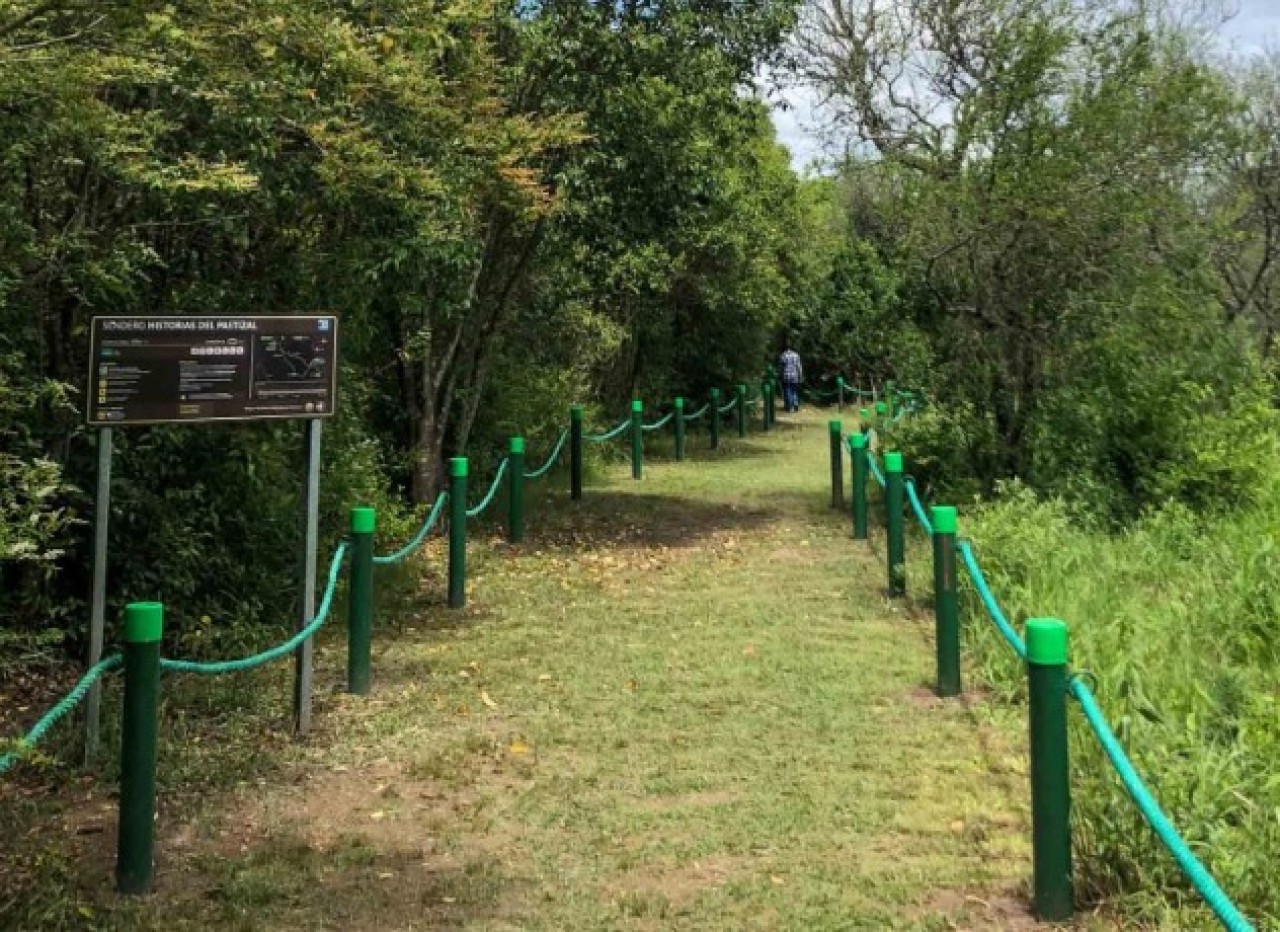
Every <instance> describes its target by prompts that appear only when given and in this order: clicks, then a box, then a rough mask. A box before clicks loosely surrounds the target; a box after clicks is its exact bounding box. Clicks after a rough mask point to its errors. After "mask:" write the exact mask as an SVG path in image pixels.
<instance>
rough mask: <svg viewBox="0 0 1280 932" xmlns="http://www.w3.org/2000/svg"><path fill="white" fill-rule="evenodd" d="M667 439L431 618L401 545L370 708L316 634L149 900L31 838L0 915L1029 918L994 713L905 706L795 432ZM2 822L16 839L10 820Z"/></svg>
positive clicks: (611, 925)
mask: <svg viewBox="0 0 1280 932" xmlns="http://www.w3.org/2000/svg"><path fill="white" fill-rule="evenodd" d="M729 433H730V432H729V431H727V430H726V435H727V434H729ZM615 443H616V444H617V447H618V450H621V449H622V446H623V444H622V443H621V442H620V441H616V442H615ZM655 446H660V444H655ZM690 446H691V449H692V450H693V456H692V458H691V460H690V461H689V462H686V463H682V464H677V463H674V462H671V461H670V460H664V459H654V460H651V461H650V462H649V463H647V464H646V472H645V478H644V480H643V481H641V482H634V481H632V480H631V479H630V477H629V473H628V470H627V469H626V467H625V465H624V464H623V462H622V461H621V460H618V461H616V462H614V463H612V464H606V465H605V467H604V468H602V469H601V470H600V471H599V472H600V475H599V476H598V477H597V478H596V479H595V480H594V481H593V482H592V483H591V484H590V485H589V487H588V489H587V492H586V497H585V500H584V501H583V502H581V503H576V504H575V503H571V502H569V501H568V499H567V495H565V494H563V493H562V492H560V491H557V489H558V488H559V487H560V486H562V485H563V478H562V477H552V479H551V480H550V483H549V484H548V485H546V486H545V487H544V486H539V487H537V491H536V492H535V493H534V494H533V495H532V496H531V502H530V507H529V516H528V522H529V536H528V540H527V541H526V543H525V544H524V545H522V546H520V547H518V548H513V547H510V546H508V545H507V544H505V543H503V542H502V541H501V539H500V535H499V534H498V528H497V527H496V526H493V527H489V528H487V529H485V528H481V529H479V531H480V533H478V534H477V535H476V536H477V540H476V542H475V543H474V545H473V547H472V550H471V561H472V574H471V578H470V589H471V601H470V605H469V607H468V609H467V610H466V611H465V612H461V613H459V612H452V613H451V612H449V611H448V610H447V609H445V608H443V606H442V605H441V604H440V599H441V595H440V590H441V588H442V581H443V580H442V576H443V559H442V554H441V551H440V545H439V543H438V542H436V543H433V545H432V546H431V547H429V548H427V550H426V552H425V553H424V554H423V555H422V557H421V558H420V559H415V561H414V562H413V563H412V564H411V565H410V567H409V568H407V569H406V570H405V571H404V572H403V574H402V579H401V581H402V582H404V581H405V579H407V580H408V582H409V584H410V585H409V588H410V594H409V595H408V596H407V597H406V598H405V599H404V600H403V601H396V600H393V599H385V600H384V604H382V605H381V606H380V615H379V626H378V635H377V641H376V644H375V656H374V676H375V688H374V694H373V695H372V696H371V697H368V698H363V699H357V698H353V697H346V696H343V695H342V694H341V671H342V664H343V652H342V650H341V643H342V642H341V632H340V631H336V632H333V633H331V634H330V635H329V637H328V639H327V641H326V643H325V645H324V646H323V647H322V650H321V651H320V670H319V683H320V689H321V691H322V695H321V697H320V698H321V701H320V711H319V714H318V717H317V733H316V735H315V736H314V737H313V738H312V739H311V740H310V741H309V742H307V743H306V744H302V745H293V746H290V747H287V748H278V749H277V752H276V753H275V755H274V763H273V764H272V765H271V766H270V767H264V768H263V769H262V770H261V771H260V772H259V773H258V775H257V777H256V778H255V777H254V776H253V775H252V773H247V772H242V773H241V774H240V776H239V779H238V782H237V783H236V784H235V785H234V786H232V787H230V788H226V789H223V790H220V791H218V792H212V793H209V794H207V795H206V796H205V797H203V798H201V799H199V800H189V801H188V803H187V804H185V805H183V806H181V807H167V808H166V809H165V810H163V811H162V816H161V820H160V823H159V828H158V831H159V842H158V857H159V865H158V867H159V874H158V888H157V892H156V894H155V895H154V896H152V897H150V898H147V899H143V900H122V899H119V898H116V897H114V896H113V895H110V894H109V892H107V891H108V889H109V884H108V876H109V866H110V857H109V855H110V851H109V844H108V843H107V842H108V840H109V838H110V837H112V833H111V832H110V831H109V832H106V833H105V834H104V835H103V837H102V839H101V840H100V841H99V842H96V843H93V844H80V845H78V846H73V847H72V848H70V849H68V848H66V847H65V846H64V847H59V846H58V845H57V843H56V842H51V847H50V850H51V851H57V854H56V860H57V865H58V871H59V874H58V877H59V878H61V879H60V882H62V883H63V884H64V892H63V893H60V894H59V895H60V896H67V897H73V898H75V901H74V907H75V908H74V910H72V909H71V908H70V906H69V905H68V904H67V903H62V904H61V905H62V907H63V908H59V909H55V908H53V907H52V906H50V907H49V909H48V910H47V911H46V912H41V911H40V910H37V909H34V908H31V909H20V908H18V907H14V908H13V911H12V912H11V913H10V915H22V917H23V924H22V927H23V928H55V927H57V928H61V927H85V928H143V929H175V928H209V927H216V928H231V929H280V930H286V929H289V930H291V929H356V930H360V929H370V930H372V929H383V930H385V929H441V928H447V929H548V930H550V929H660V928H680V929H920V930H927V929H968V928H972V929H979V928H980V929H988V928H991V929H996V928H1010V929H1014V928H1026V927H1030V926H1031V925H1032V923H1031V921H1030V919H1029V918H1028V916H1027V912H1026V905H1025V904H1026V901H1027V882H1026V878H1027V877H1028V875H1029V872H1030V853H1029V846H1028V841H1027V839H1028V836H1029V832H1028V827H1027V790H1026V786H1027V780H1026V774H1025V766H1026V765H1025V753H1024V750H1023V742H1022V739H1021V735H1022V730H1023V725H1022V719H1021V714H1020V713H1019V712H1017V711H1016V710H1007V709H1004V708H1002V707H998V706H991V705H988V704H986V703H984V701H983V700H982V698H981V697H979V698H977V699H976V700H975V699H970V700H967V701H964V702H945V703H944V702H940V701H937V700H935V699H934V698H933V697H932V694H931V692H930V690H929V688H928V684H929V682H930V680H931V667H932V657H933V653H932V645H931V637H930V631H931V623H930V621H929V618H928V615H927V613H925V612H924V611H923V610H922V609H921V608H920V606H919V605H918V604H916V603H914V602H895V601H892V600H889V599H887V598H886V596H885V595H884V577H885V572H884V567H883V561H882V558H881V554H882V547H880V546H879V544H878V542H877V541H873V542H872V544H871V545H870V546H868V545H866V544H855V543H854V542H853V541H852V540H850V534H849V526H848V520H847V517H846V516H845V514H844V513H843V512H835V511H832V510H831V509H830V508H829V507H828V504H829V503H828V496H829V479H828V472H827V436H826V425H825V421H824V420H821V419H820V418H818V417H817V416H816V415H802V416H800V417H798V418H795V419H793V420H792V422H791V423H786V424H783V425H782V429H780V430H779V431H777V432H775V433H772V434H769V435H759V434H753V435H752V436H751V437H750V438H748V439H747V440H745V441H743V440H738V439H737V438H736V437H731V436H726V438H725V440H724V442H723V448H722V449H721V450H720V451H719V452H718V453H716V454H711V453H709V452H708V451H707V450H706V449H705V448H706V438H705V435H702V434H698V435H694V436H691V438H690ZM391 543H393V542H390V541H388V542H384V543H383V544H381V545H380V547H379V549H380V550H386V549H389V547H390V544H391ZM914 546H916V547H920V546H922V544H921V542H919V541H917V542H915V543H914ZM916 578H917V577H916V574H913V579H912V581H913V584H914V583H915V582H916ZM282 675H283V674H282ZM167 714H172V713H171V712H170V713H167ZM162 727H163V725H162ZM205 759H206V760H207V759H208V758H207V756H206V758H205ZM175 791H176V790H175ZM99 802H100V800H99ZM24 826H25V829H26V830H27V831H30V832H38V831H40V830H41V826H40V825H39V815H38V811H37V813H33V814H32V815H30V817H29V818H27V819H26V821H25V823H24ZM62 827H63V829H64V830H65V829H66V828H67V825H66V824H63V825H62ZM46 828H47V829H48V830H49V831H53V829H54V826H52V825H50V826H47V827H46ZM112 831H113V830H112ZM34 890H35V888H33V891H34ZM33 895H34V896H37V897H38V896H39V894H38V891H36V892H34V893H33ZM2 899H3V898H2V897H0V900H2ZM41 916H46V917H47V918H46V919H45V920H42V919H41ZM1080 925H1081V927H1090V928H1092V927H1110V926H1109V925H1106V926H1104V924H1103V923H1102V921H1101V920H1099V919H1096V918H1085V919H1083V920H1081V922H1080Z"/></svg>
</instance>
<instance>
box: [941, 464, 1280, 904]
mask: <svg viewBox="0 0 1280 932" xmlns="http://www.w3.org/2000/svg"><path fill="white" fill-rule="evenodd" d="M1256 498H1257V504H1255V505H1254V506H1253V507H1251V508H1250V509H1248V510H1244V511H1240V512H1236V513H1233V514H1229V515H1223V516H1221V517H1218V518H1213V519H1205V518H1203V517H1198V516H1197V515H1196V514H1195V513H1194V512H1193V511H1192V510H1191V509H1190V508H1188V507H1186V506H1184V505H1180V504H1176V503H1175V504H1170V505H1168V506H1167V507H1165V508H1162V509H1160V510H1158V511H1153V512H1151V513H1149V514H1148V515H1146V516H1145V517H1143V518H1142V519H1141V520H1140V521H1138V522H1137V523H1136V524H1134V525H1133V526H1132V527H1130V528H1128V529H1127V530H1124V531H1122V532H1119V533H1109V532H1106V531H1103V530H1100V529H1097V528H1088V527H1082V526H1081V525H1080V524H1079V523H1078V522H1076V521H1074V520H1073V517H1072V514H1071V509H1070V508H1069V507H1068V506H1067V505H1066V504H1065V502H1064V501H1063V500H1061V499H1058V500H1043V499H1039V498H1037V497H1036V496H1035V495H1034V494H1033V493H1032V492H1031V491H1029V490H1028V489H1027V488H1026V487H1025V486H1020V485H1011V486H1006V487H1003V488H1002V489H1001V496H1000V499H999V501H997V502H995V503H993V504H988V505H986V506H983V507H981V508H979V509H978V510H977V511H976V512H975V513H973V514H972V515H967V516H966V520H965V528H964V529H965V530H966V531H967V532H968V533H969V534H971V535H972V537H973V539H974V541H975V547H976V549H977V552H978V554H979V558H980V561H981V564H982V567H983V569H984V571H985V573H986V574H987V577H988V581H989V582H990V583H991V586H992V589H993V591H994V592H995V594H996V597H997V600H998V601H999V602H1000V604H1001V607H1002V608H1003V609H1004V610H1005V612H1006V614H1007V615H1009V616H1010V618H1012V619H1016V620H1018V621H1019V622H1020V621H1021V620H1023V619H1025V617H1027V616H1036V615H1049V616H1055V617H1059V618H1062V619H1064V620H1066V621H1067V622H1068V623H1069V624H1070V625H1071V638H1072V646H1071V656H1072V661H1073V667H1074V669H1075V670H1077V671H1088V673H1089V674H1090V675H1091V677H1092V678H1093V679H1094V680H1096V684H1097V685H1096V692H1097V694H1098V697H1099V701H1100V702H1101V704H1102V706H1103V708H1104V709H1105V710H1106V713H1107V715H1108V717H1109V718H1110V720H1111V722H1112V724H1113V726H1114V727H1115V729H1116V732H1117V734H1118V736H1119V737H1120V740H1121V741H1122V742H1123V744H1124V745H1125V747H1126V749H1127V750H1128V751H1129V753H1130V755H1131V756H1132V758H1133V761H1134V764H1135V765H1136V766H1137V768H1138V771H1139V773H1141V774H1142V775H1143V777H1144V778H1145V779H1146V780H1147V782H1148V785H1149V786H1150V787H1151V789H1152V791H1153V792H1154V793H1155V795H1156V797H1157V798H1158V799H1159V800H1160V802H1161V804H1162V805H1163V807H1164V808H1165V810H1166V812H1167V813H1168V814H1169V815H1170V817H1171V818H1172V819H1173V821H1174V823H1175V824H1176V825H1177V826H1178V827H1179V829H1180V830H1181V832H1182V834H1183V836H1184V838H1186V840H1187V841H1188V842H1189V843H1190V844H1191V846H1192V847H1193V849H1195V850H1196V851H1197V852H1198V853H1199V854H1200V855H1201V857H1202V858H1203V860H1204V861H1205V862H1206V864H1207V866H1208V867H1209V868H1210V870H1211V871H1212V872H1213V873H1214V875H1215V876H1216V877H1217V879H1218V880H1219V882H1220V883H1221V884H1222V885H1223V887H1224V888H1225V889H1226V890H1227V891H1228V892H1229V893H1230V894H1231V896H1232V897H1233V898H1234V899H1235V900H1236V902H1237V903H1238V904H1239V905H1240V906H1241V907H1242V908H1243V909H1245V911H1246V912H1248V913H1249V914H1250V915H1253V916H1256V917H1262V918H1264V919H1266V920H1267V921H1271V922H1274V921H1275V920H1276V919H1277V917H1280V867H1277V866H1276V862H1275V859H1274V858H1273V857H1272V852H1274V851H1275V850H1277V845H1280V819H1277V818H1276V813H1277V812H1280V781H1277V780H1276V779H1275V776H1274V770H1275V767H1274V760H1275V755H1276V753H1277V749H1280V719H1278V717H1277V712H1278V711H1280V709H1277V697H1276V692H1275V683H1276V677H1277V672H1278V671H1277V660H1278V659H1280V657H1278V655H1277V650H1278V649H1280V597H1278V596H1277V595H1276V594H1275V593H1276V588H1277V587H1276V583H1277V577H1278V574H1277V570H1280V560H1278V559H1277V555H1276V553H1275V546H1274V544H1273V542H1272V540H1271V536H1272V532H1273V529H1274V527H1275V526H1276V521H1277V519H1280V494H1277V490H1276V488H1275V485H1274V484H1273V483H1261V484H1260V485H1259V492H1258V495H1257V496H1256ZM970 601H971V604H969V606H968V613H967V618H968V619H969V624H968V625H967V631H968V642H969V647H970V649H971V651H972V652H973V655H974V657H975V659H976V660H977V662H978V664H979V666H980V671H981V674H982V676H983V678H985V679H986V680H987V681H988V682H989V683H991V684H992V685H993V686H994V687H995V688H996V690H997V691H998V692H999V693H1000V694H1002V695H1004V696H1007V697H1020V696H1021V695H1022V692H1023V685H1022V684H1023V679H1024V677H1025V674H1024V672H1023V670H1022V668H1021V665H1020V664H1019V663H1017V662H1016V659H1015V658H1014V656H1013V654H1012V652H1011V651H1009V650H1008V649H1007V647H1005V646H1004V644H1003V642H999V641H998V640H997V639H996V636H995V635H994V629H993V627H992V626H991V625H989V624H987V623H986V620H985V615H983V614H982V610H981V608H980V607H979V606H978V605H977V603H976V600H972V599H971V600H970ZM1071 740H1072V754H1073V770H1074V777H1073V792H1074V811H1075V820H1076V846H1077V852H1078V854H1079V856H1080V858H1079V860H1080V869H1081V879H1082V882H1083V887H1084V889H1085V890H1086V892H1087V893H1088V894H1089V895H1091V896H1096V897H1124V898H1125V899H1126V900H1127V904H1126V905H1127V906H1128V907H1129V908H1131V909H1132V910H1133V911H1134V913H1135V915H1137V916H1139V917H1144V918H1147V919H1150V920H1155V921H1158V920H1159V918H1160V914H1161V909H1162V904H1164V903H1167V902H1169V901H1177V900H1179V899H1181V898H1184V897H1188V898H1192V899H1194V894H1193V893H1192V892H1191V891H1190V888H1189V886H1188V884H1187V882H1186V881H1185V879H1184V878H1183V877H1182V876H1181V873H1180V871H1179V869H1178V868H1177V866H1176V865H1175V864H1174V862H1173V861H1172V860H1171V858H1170V857H1169V856H1168V855H1167V854H1166V853H1165V852H1164V850H1163V847H1162V845H1161V844H1160V843H1159V842H1158V840H1157V839H1156V838H1155V836H1154V834H1153V833H1152V832H1151V831H1150V830H1149V829H1147V828H1146V827H1145V826H1144V825H1143V824H1142V823H1141V820H1140V818H1139V816H1138V814H1137V810H1136V808H1135V807H1134V806H1133V804H1132V803H1131V802H1130V801H1129V799H1128V797H1127V795H1126V794H1125V791H1124V790H1123V788H1122V787H1121V786H1120V784H1119V783H1118V781H1117V779H1116V777H1115V775H1114V773H1113V771H1112V769H1111V767H1110V764H1109V763H1108V762H1107V760H1106V759H1105V758H1104V757H1103V755H1102V753H1101V750H1100V749H1099V747H1098V745H1097V743H1096V741H1095V740H1094V738H1093V736H1092V732H1090V731H1088V729H1087V725H1086V724H1085V723H1084V720H1083V717H1082V716H1080V715H1073V717H1072V735H1071Z"/></svg>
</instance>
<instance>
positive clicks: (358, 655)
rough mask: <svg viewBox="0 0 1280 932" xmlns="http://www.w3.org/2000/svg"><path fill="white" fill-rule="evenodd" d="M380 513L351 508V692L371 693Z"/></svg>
mask: <svg viewBox="0 0 1280 932" xmlns="http://www.w3.org/2000/svg"><path fill="white" fill-rule="evenodd" d="M377 523H378V516H377V512H376V511H374V509H372V508H352V509H351V584H350V585H349V586H348V587H347V606H348V609H347V692H349V693H354V694H355V695H357V696H366V695H368V694H369V680H370V673H369V667H370V664H369V654H370V644H371V641H372V638H373V535H374V531H375V529H376V528H377Z"/></svg>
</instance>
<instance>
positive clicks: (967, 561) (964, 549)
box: [960, 540, 1027, 660]
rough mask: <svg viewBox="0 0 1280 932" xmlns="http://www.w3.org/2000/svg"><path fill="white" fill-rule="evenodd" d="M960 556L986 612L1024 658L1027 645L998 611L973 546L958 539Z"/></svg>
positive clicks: (1015, 650) (1016, 651)
mask: <svg viewBox="0 0 1280 932" xmlns="http://www.w3.org/2000/svg"><path fill="white" fill-rule="evenodd" d="M960 556H961V558H962V559H963V560H964V565H965V569H967V570H968V571H969V578H970V579H972V580H973V587H974V588H975V589H977V590H978V597H979V598H980V599H982V604H983V605H984V606H986V609H987V614H988V615H990V616H991V620H992V621H994V622H995V624H996V627H997V628H998V629H1000V634H1001V635H1002V636H1003V637H1004V639H1005V640H1006V641H1007V642H1008V643H1009V646H1010V647H1012V648H1013V652H1014V653H1015V654H1017V655H1018V656H1019V657H1021V658H1022V659H1023V660H1026V659H1027V645H1026V644H1024V643H1023V642H1022V638H1021V637H1019V636H1018V632H1017V631H1015V630H1014V628H1013V625H1011V624H1009V619H1008V618H1005V617H1004V612H1002V611H1000V606H999V605H997V604H996V597H995V596H994V595H992V594H991V587H990V586H989V585H987V578H986V577H985V576H983V575H982V567H980V566H978V560H977V558H976V557H975V556H974V555H973V546H972V545H971V544H970V543H969V542H968V541H967V540H962V541H960Z"/></svg>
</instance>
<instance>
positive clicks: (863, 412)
mask: <svg viewBox="0 0 1280 932" xmlns="http://www.w3.org/2000/svg"><path fill="white" fill-rule="evenodd" d="M858 414H859V415H860V416H861V417H862V419H863V420H864V421H869V420H871V409H870V408H859V409H858Z"/></svg>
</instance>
